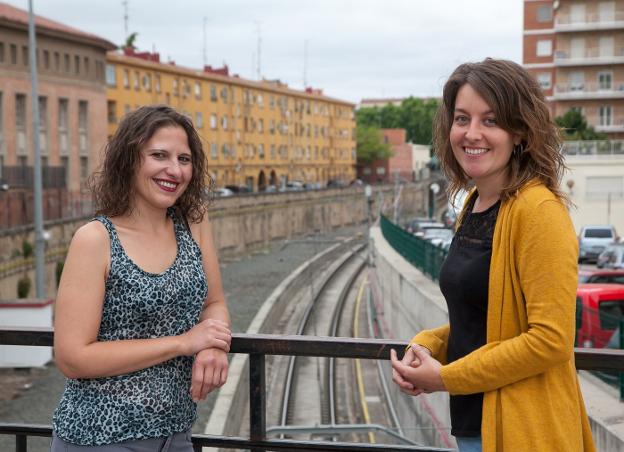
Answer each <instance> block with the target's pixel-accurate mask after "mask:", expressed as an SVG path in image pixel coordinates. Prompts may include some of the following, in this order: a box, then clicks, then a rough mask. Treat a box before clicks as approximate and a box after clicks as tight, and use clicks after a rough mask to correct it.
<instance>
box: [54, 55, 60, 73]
mask: <svg viewBox="0 0 624 452" xmlns="http://www.w3.org/2000/svg"><path fill="white" fill-rule="evenodd" d="M54 70H55V71H56V72H61V54H60V53H58V52H54Z"/></svg>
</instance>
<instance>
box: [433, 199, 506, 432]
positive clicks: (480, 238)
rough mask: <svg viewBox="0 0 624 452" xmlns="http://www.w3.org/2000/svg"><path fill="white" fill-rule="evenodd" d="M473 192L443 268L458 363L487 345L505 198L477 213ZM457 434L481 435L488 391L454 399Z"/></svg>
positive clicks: (451, 351) (451, 356) (451, 355)
mask: <svg viewBox="0 0 624 452" xmlns="http://www.w3.org/2000/svg"><path fill="white" fill-rule="evenodd" d="M476 198H477V197H476V196H472V198H471V199H470V201H469V205H468V207H467V212H468V213H466V215H465V216H464V218H463V221H462V223H461V226H460V227H459V229H458V230H457V232H456V234H455V237H454V238H453V242H452V243H451V247H450V248H449V253H448V256H447V258H446V261H445V262H444V264H443V265H442V269H441V270H440V289H441V290H442V294H443V295H444V298H445V299H446V303H447V305H448V312H449V322H450V326H451V329H450V334H449V338H448V350H447V357H448V362H453V361H456V360H458V359H460V358H462V357H464V356H466V355H468V354H469V353H470V352H472V351H473V350H476V349H477V348H479V347H481V346H483V345H485V340H486V322H487V306H488V285H489V284H488V280H489V275H490V259H491V257H492V238H493V237H494V227H495V226H496V216H497V215H498V209H499V207H500V201H498V202H497V203H496V204H494V205H493V206H492V207H490V208H489V209H487V210H485V211H483V212H478V213H472V209H473V207H474V202H475V200H476ZM450 399H451V400H450V406H451V434H452V435H454V436H479V435H480V434H481V414H482V405H483V393H478V394H470V395H457V396H451V397H450Z"/></svg>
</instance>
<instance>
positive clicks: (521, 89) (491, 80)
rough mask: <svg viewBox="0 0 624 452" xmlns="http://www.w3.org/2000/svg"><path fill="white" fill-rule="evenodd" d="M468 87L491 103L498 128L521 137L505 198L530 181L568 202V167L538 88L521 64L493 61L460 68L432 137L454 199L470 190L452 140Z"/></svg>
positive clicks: (446, 92)
mask: <svg viewBox="0 0 624 452" xmlns="http://www.w3.org/2000/svg"><path fill="white" fill-rule="evenodd" d="M466 83H468V84H469V85H470V86H471V87H472V88H473V89H474V90H475V91H476V92H477V93H478V94H479V95H480V96H481V97H482V98H483V100H485V102H486V103H487V104H488V105H489V107H490V108H491V109H492V111H493V112H494V115H495V117H496V122H497V124H498V125H499V126H500V127H501V128H502V129H503V130H505V131H506V132H508V133H510V134H512V135H516V136H519V137H520V139H521V144H520V146H519V147H517V148H516V149H514V152H512V156H511V158H510V160H509V175H510V179H509V184H508V185H507V186H506V187H503V190H502V192H501V194H500V198H501V200H503V201H505V200H507V199H509V198H510V197H512V196H515V195H516V194H517V192H518V190H519V189H520V188H521V187H522V186H523V185H524V184H525V183H527V182H528V181H530V180H532V179H538V180H539V181H541V182H542V183H543V184H544V185H545V186H546V187H548V189H550V190H551V191H552V192H553V193H554V194H555V195H556V196H557V197H558V198H559V199H561V200H562V201H564V202H565V203H566V204H569V200H568V198H567V196H566V195H565V194H564V193H563V192H562V191H561V190H560V188H559V183H560V181H561V178H562V176H563V172H564V170H565V168H566V166H565V163H564V157H563V155H562V154H561V151H560V149H561V138H560V133H559V128H558V127H557V126H556V125H555V123H554V122H553V121H552V119H551V117H550V112H549V110H548V106H547V105H546V99H545V98H544V94H543V93H542V90H541V88H540V86H539V84H538V83H537V81H536V80H535V79H534V78H533V77H532V76H531V75H530V74H529V73H528V72H527V71H526V70H525V69H524V68H522V67H521V66H520V65H518V64H516V63H514V62H512V61H506V60H495V59H492V58H486V59H485V60H483V61H482V62H480V63H465V64H462V65H460V66H459V67H457V69H455V71H454V72H453V73H452V74H451V76H450V78H449V79H448V81H447V82H446V84H445V85H444V91H443V95H442V102H441V103H440V106H439V108H438V111H437V114H436V119H435V123H434V124H435V125H434V131H433V134H434V148H435V152H436V154H437V155H438V158H439V159H440V165H441V167H442V170H443V171H444V173H445V175H446V177H447V178H448V181H449V185H448V187H447V191H448V195H449V199H455V195H456V194H457V192H458V191H460V190H461V189H467V188H468V186H469V179H468V176H467V175H466V173H464V171H463V170H462V168H461V166H460V165H459V163H458V162H457V160H456V159H455V156H454V155H453V149H452V148H451V142H450V131H451V127H452V125H453V117H454V110H455V99H456V98H457V93H458V91H459V89H460V88H461V87H462V86H463V85H465V84H466Z"/></svg>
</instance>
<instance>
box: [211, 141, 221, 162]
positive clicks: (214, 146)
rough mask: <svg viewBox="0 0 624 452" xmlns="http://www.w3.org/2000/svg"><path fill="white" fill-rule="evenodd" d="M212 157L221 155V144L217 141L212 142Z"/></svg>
mask: <svg viewBox="0 0 624 452" xmlns="http://www.w3.org/2000/svg"><path fill="white" fill-rule="evenodd" d="M210 157H212V158H213V159H216V158H218V157H219V145H218V144H217V143H210Z"/></svg>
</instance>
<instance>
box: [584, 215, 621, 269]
mask: <svg viewBox="0 0 624 452" xmlns="http://www.w3.org/2000/svg"><path fill="white" fill-rule="evenodd" d="M616 237H617V235H616V233H615V228H614V227H613V226H611V225H609V224H607V225H590V226H583V227H582V228H581V232H580V233H579V237H578V239H579V262H583V261H587V260H594V261H595V260H596V259H598V255H599V254H600V253H602V252H603V251H604V250H605V248H607V247H608V246H609V245H612V244H613V243H615V242H616Z"/></svg>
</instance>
